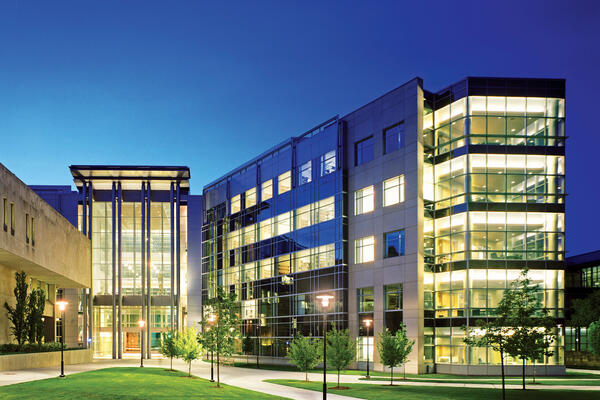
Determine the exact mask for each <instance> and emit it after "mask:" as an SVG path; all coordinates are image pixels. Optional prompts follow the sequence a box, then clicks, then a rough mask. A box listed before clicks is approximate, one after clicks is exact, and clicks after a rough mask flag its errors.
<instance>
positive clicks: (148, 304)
mask: <svg viewBox="0 0 600 400" xmlns="http://www.w3.org/2000/svg"><path fill="white" fill-rule="evenodd" d="M151 190H152V189H151V188H150V182H147V183H146V291H147V295H146V297H147V300H146V321H147V322H146V327H147V328H146V337H147V342H146V343H147V345H146V353H147V357H148V359H150V356H151V355H152V341H151V340H150V339H151V335H150V328H151V324H150V309H151V307H152V296H151V294H152V290H151V285H150V278H151V270H152V269H151V268H150V261H151V254H150V253H151V252H150V248H151V247H150V242H151V239H152V236H151V234H150V232H151V228H152V225H151V221H152V220H151V219H150V217H151V212H150V201H151V200H150V193H151Z"/></svg>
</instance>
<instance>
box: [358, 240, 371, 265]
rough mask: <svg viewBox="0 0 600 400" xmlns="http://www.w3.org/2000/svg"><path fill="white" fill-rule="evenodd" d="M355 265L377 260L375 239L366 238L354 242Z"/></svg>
mask: <svg viewBox="0 0 600 400" xmlns="http://www.w3.org/2000/svg"><path fill="white" fill-rule="evenodd" d="M354 254H355V263H356V264H360V263H367V262H371V261H373V260H375V237H373V236H366V237H364V238H360V239H356V240H355V241H354Z"/></svg>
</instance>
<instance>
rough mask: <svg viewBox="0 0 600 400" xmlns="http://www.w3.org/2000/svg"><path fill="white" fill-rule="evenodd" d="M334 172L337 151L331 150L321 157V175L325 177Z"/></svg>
mask: <svg viewBox="0 0 600 400" xmlns="http://www.w3.org/2000/svg"><path fill="white" fill-rule="evenodd" d="M334 171H335V150H331V151H328V152H327V153H325V154H323V155H322V156H321V168H320V175H321V176H325V175H327V174H330V173H332V172H334Z"/></svg>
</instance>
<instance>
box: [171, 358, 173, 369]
mask: <svg viewBox="0 0 600 400" xmlns="http://www.w3.org/2000/svg"><path fill="white" fill-rule="evenodd" d="M171 371H173V356H171Z"/></svg>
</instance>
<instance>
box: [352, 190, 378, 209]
mask: <svg viewBox="0 0 600 400" xmlns="http://www.w3.org/2000/svg"><path fill="white" fill-rule="evenodd" d="M368 189H371V193H370V194H366V195H364V194H363V193H364V192H365V191H366V190H368ZM369 197H371V202H370V203H369V205H370V207H371V209H370V210H366V211H365V206H364V205H365V204H366V203H365V199H368V198H369ZM359 205H360V207H359ZM373 211H375V185H369V186H365V187H364V188H361V189H357V190H355V191H354V215H362V214H368V213H371V212H373Z"/></svg>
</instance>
